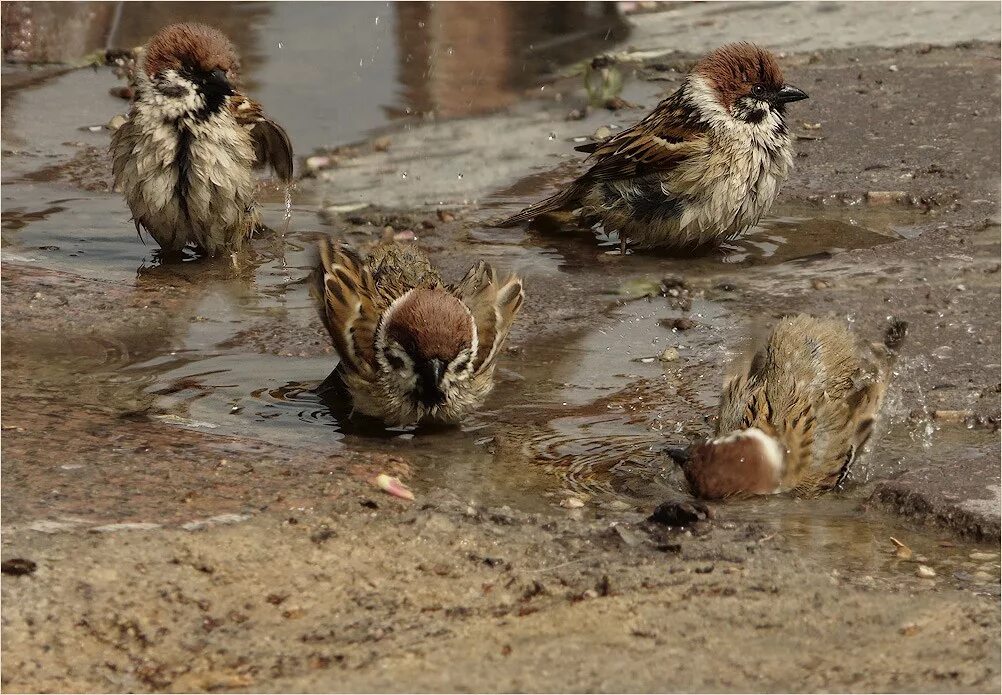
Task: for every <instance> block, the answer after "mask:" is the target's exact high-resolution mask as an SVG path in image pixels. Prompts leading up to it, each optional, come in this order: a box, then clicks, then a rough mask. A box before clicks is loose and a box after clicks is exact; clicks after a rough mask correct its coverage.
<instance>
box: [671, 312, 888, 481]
mask: <svg viewBox="0 0 1002 695" xmlns="http://www.w3.org/2000/svg"><path fill="white" fill-rule="evenodd" d="M906 328H907V324H905V323H904V322H893V323H892V324H891V326H890V327H889V329H888V332H887V334H886V336H885V340H884V345H883V346H881V348H880V351H879V353H878V352H876V351H874V350H870V349H866V348H863V347H862V346H861V345H859V344H858V343H857V341H856V338H855V336H853V334H852V332H851V331H850V330H849V329H848V328H847V327H846V326H845V324H844V323H842V322H840V321H836V320H832V319H817V318H813V317H811V316H807V315H804V314H800V315H797V316H793V317H787V318H785V319H783V320H782V321H780V323H779V324H778V325H777V326H776V327H775V328H774V329H773V331H772V333H771V335H770V336H769V339H768V342H767V343H766V345H765V346H764V347H763V348H762V349H761V350H759V351H758V352H757V353H756V354H755V356H754V358H753V359H752V360H751V363H750V364H749V365H748V366H747V368H746V369H744V370H743V371H742V372H741V373H739V374H738V375H737V376H734V377H733V378H731V379H729V380H728V381H727V383H726V384H725V386H724V391H723V395H722V396H721V399H720V411H719V420H718V422H717V436H716V437H715V438H714V439H712V440H710V441H707V442H704V443H702V444H697V445H695V446H693V447H690V449H689V450H688V451H685V452H683V453H681V455H679V463H680V465H681V467H682V470H683V472H684V473H685V477H686V480H687V481H688V483H689V487H690V489H691V491H692V493H693V494H694V495H696V496H697V497H700V498H703V499H723V498H729V497H747V496H751V495H768V494H774V493H778V492H787V491H793V492H796V493H797V494H802V495H814V494H818V493H821V492H825V491H827V490H831V489H834V488H835V487H837V486H839V485H840V484H841V483H842V481H843V480H844V479H845V477H846V475H848V473H849V469H850V466H851V465H852V464H853V462H854V461H855V460H856V459H857V457H858V456H859V454H860V452H861V450H862V449H863V447H864V446H865V445H866V443H867V441H868V440H869V439H870V436H871V435H872V433H873V429H874V426H875V423H876V420H877V416H878V414H879V410H880V406H881V403H882V402H883V398H884V393H885V390H886V386H887V379H888V376H889V371H890V369H889V368H890V364H891V361H892V360H891V357H892V356H893V354H894V353H893V351H894V350H896V349H897V347H898V346H899V344H900V342H901V340H902V339H903V338H904V333H905V330H906ZM880 353H882V354H880Z"/></svg>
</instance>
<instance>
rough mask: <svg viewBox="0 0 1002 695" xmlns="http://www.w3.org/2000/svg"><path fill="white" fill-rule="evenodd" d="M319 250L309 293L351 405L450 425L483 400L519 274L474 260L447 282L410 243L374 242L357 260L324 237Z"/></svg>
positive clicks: (517, 299) (377, 414) (391, 420)
mask: <svg viewBox="0 0 1002 695" xmlns="http://www.w3.org/2000/svg"><path fill="white" fill-rule="evenodd" d="M319 248H320V264H319V267H318V268H317V270H316V271H315V272H314V273H313V275H312V284H313V291H314V294H315V296H316V298H317V299H318V308H319V310H320V316H321V319H322V320H323V322H324V325H325V326H326V328H327V332H328V333H330V336H331V339H332V340H333V342H334V346H335V348H336V349H337V351H338V354H339V356H340V358H341V361H340V363H339V364H338V367H337V369H336V370H335V373H334V374H333V375H332V376H333V377H335V379H336V382H339V385H341V386H343V387H344V390H345V391H346V393H347V394H348V396H349V397H350V399H351V405H352V409H353V412H358V413H361V414H363V415H367V416H369V417H373V418H377V419H379V420H382V421H383V422H384V423H385V424H387V425H405V424H413V423H417V422H419V421H427V422H436V423H448V424H451V423H457V422H459V421H460V420H462V419H463V418H464V417H466V416H467V415H468V414H470V413H471V412H472V411H474V410H475V409H476V408H478V407H480V406H481V405H482V404H483V402H484V399H485V398H486V397H487V395H488V394H489V393H490V392H491V390H492V389H493V388H494V369H495V365H496V361H497V356H498V352H499V351H500V350H501V347H502V346H503V344H504V342H505V340H506V339H507V337H508V332H509V331H510V330H511V326H512V323H513V322H514V320H515V316H516V315H517V314H518V311H519V309H520V308H521V306H522V301H523V298H524V295H523V292H522V281H521V280H520V279H519V278H518V277H515V276H511V277H508V278H506V279H499V278H498V276H497V274H496V273H495V271H494V268H492V267H491V266H490V265H489V264H487V263H485V262H483V261H480V262H479V263H477V264H476V265H475V266H473V267H472V268H471V269H470V270H469V272H467V274H466V276H465V277H464V278H463V279H462V280H461V281H460V282H459V283H457V284H456V285H452V286H447V285H446V284H445V283H444V282H443V281H442V277H441V276H440V275H439V273H438V271H436V270H435V269H434V268H433V267H432V266H431V263H430V262H429V261H428V259H427V257H426V256H425V255H424V254H423V253H421V252H420V251H419V250H418V249H417V248H415V247H413V246H409V245H407V246H405V245H401V244H399V243H395V242H389V243H382V244H380V245H378V246H376V247H375V248H374V249H373V250H372V251H371V252H370V253H369V254H368V255H367V256H366V257H365V258H363V257H361V256H360V255H359V254H358V253H356V252H355V251H353V250H351V249H349V248H348V247H345V246H343V245H340V244H338V243H336V242H334V241H332V240H330V239H327V240H324V241H322V242H320V245H319Z"/></svg>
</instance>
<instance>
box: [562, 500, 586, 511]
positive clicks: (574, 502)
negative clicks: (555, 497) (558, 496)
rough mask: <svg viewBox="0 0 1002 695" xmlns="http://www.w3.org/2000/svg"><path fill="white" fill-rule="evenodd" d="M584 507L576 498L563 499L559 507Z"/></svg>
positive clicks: (582, 502)
mask: <svg viewBox="0 0 1002 695" xmlns="http://www.w3.org/2000/svg"><path fill="white" fill-rule="evenodd" d="M584 505H585V503H584V501H583V500H581V499H578V498H577V497H565V498H564V499H562V500H560V506H561V507H563V508H564V509H579V508H581V507H583V506H584Z"/></svg>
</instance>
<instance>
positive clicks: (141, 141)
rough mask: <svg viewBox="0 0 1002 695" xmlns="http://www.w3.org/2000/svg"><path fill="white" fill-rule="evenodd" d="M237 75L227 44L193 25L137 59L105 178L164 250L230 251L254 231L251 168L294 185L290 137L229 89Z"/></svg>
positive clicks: (172, 31) (178, 27)
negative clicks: (127, 104)
mask: <svg viewBox="0 0 1002 695" xmlns="http://www.w3.org/2000/svg"><path fill="white" fill-rule="evenodd" d="M238 68H239V64H238V58H237V55H236V52H235V50H234V48H233V45H232V44H231V43H230V41H229V39H227V38H226V37H225V36H224V35H223V34H221V33H220V32H219V31H217V30H215V29H213V28H211V27H207V26H204V25H201V24H172V25H170V26H167V27H165V28H163V29H161V30H160V31H159V32H157V33H156V35H154V36H153V38H152V39H150V41H149V43H148V44H147V45H146V46H145V47H144V49H143V51H142V52H141V55H140V58H139V63H138V65H137V69H136V70H135V76H134V81H135V84H134V87H135V97H134V100H133V103H132V108H131V111H130V112H129V116H128V120H127V121H126V122H125V124H124V125H123V126H122V127H121V128H119V129H118V130H117V131H115V134H114V136H113V137H112V140H111V154H112V160H113V165H112V170H113V172H114V176H115V188H116V189H117V190H121V191H122V192H123V193H124V194H125V200H126V202H127V203H128V205H129V208H130V209H131V211H132V219H133V221H134V222H135V224H136V230H137V231H139V229H140V227H141V228H143V229H145V230H146V231H147V232H149V234H150V235H151V236H152V237H153V238H154V239H155V240H156V242H157V243H158V244H159V245H160V247H161V248H162V249H163V250H164V251H167V252H178V251H180V250H181V249H183V248H184V247H185V246H187V245H189V244H192V245H194V246H195V247H196V248H197V249H198V250H199V251H201V252H202V253H205V254H207V255H210V256H213V255H216V254H218V253H220V252H230V251H234V250H236V249H238V248H239V247H240V246H241V245H242V244H243V242H244V240H245V239H246V238H247V237H248V236H249V235H250V234H251V232H252V231H253V230H254V228H255V227H256V226H257V224H258V213H257V211H256V207H255V202H254V187H255V183H254V178H253V176H252V169H253V168H254V167H257V166H262V165H265V164H269V165H271V167H272V168H273V169H274V171H275V173H276V174H277V175H278V177H279V178H280V179H282V180H283V181H289V180H290V179H291V178H292V145H291V144H290V142H289V137H288V135H286V133H285V130H283V129H282V127H281V126H280V125H278V124H277V123H275V122H274V121H272V120H271V119H269V118H268V117H266V116H265V115H264V114H263V113H262V111H261V106H260V105H259V104H257V103H256V102H254V101H252V100H251V99H248V98H247V97H246V96H244V95H242V94H240V92H238V91H237V90H236V88H235V85H234V82H235V80H236V79H237V71H238Z"/></svg>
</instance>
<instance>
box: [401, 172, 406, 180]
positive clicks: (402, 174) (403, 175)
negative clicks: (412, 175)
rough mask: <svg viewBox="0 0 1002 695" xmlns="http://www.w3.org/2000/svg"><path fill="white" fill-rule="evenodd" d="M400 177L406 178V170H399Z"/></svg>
mask: <svg viewBox="0 0 1002 695" xmlns="http://www.w3.org/2000/svg"><path fill="white" fill-rule="evenodd" d="M400 178H402V179H406V178H407V172H406V171H404V172H401V173H400Z"/></svg>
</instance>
